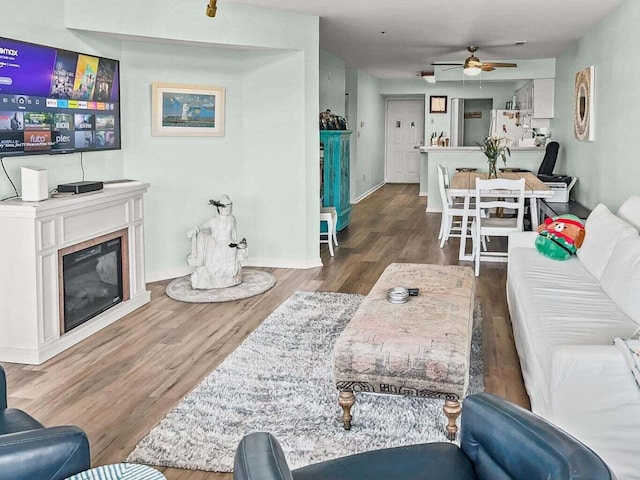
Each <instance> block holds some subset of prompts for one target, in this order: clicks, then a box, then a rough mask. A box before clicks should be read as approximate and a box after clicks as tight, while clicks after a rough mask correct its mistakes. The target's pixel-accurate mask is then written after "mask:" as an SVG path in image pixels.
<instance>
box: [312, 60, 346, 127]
mask: <svg viewBox="0 0 640 480" xmlns="http://www.w3.org/2000/svg"><path fill="white" fill-rule="evenodd" d="M319 85H320V111H321V112H324V111H325V110H327V109H329V110H331V113H333V114H335V115H340V116H342V117H344V116H345V114H346V112H345V99H344V95H345V93H346V68H345V63H344V60H342V59H341V58H338V57H336V56H335V55H332V54H331V53H329V52H326V51H324V50H320V78H319ZM349 128H352V126H351V125H349Z"/></svg>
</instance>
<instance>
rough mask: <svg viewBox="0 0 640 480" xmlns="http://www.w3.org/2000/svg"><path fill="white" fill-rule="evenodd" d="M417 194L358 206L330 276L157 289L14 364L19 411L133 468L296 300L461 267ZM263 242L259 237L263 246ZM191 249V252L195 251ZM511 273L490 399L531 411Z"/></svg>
mask: <svg viewBox="0 0 640 480" xmlns="http://www.w3.org/2000/svg"><path fill="white" fill-rule="evenodd" d="M424 210H425V198H424V197H418V186H417V185H385V186H384V187H383V188H381V189H380V190H378V191H376V192H375V193H374V194H372V195H371V196H369V197H368V198H366V199H365V200H363V201H362V202H361V203H359V204H357V205H355V206H354V209H353V213H352V221H351V225H350V226H349V227H348V228H347V229H345V230H344V231H342V232H339V233H338V241H339V243H340V246H339V247H338V248H337V249H336V252H335V257H330V256H329V251H328V248H327V246H326V245H323V246H322V249H321V253H322V261H323V263H324V266H323V267H321V268H315V269H310V270H288V269H268V271H270V272H272V273H273V274H274V275H275V276H276V278H277V284H276V286H275V287H274V288H272V289H271V290H270V291H268V292H267V293H265V294H263V295H260V296H257V297H253V298H249V299H245V300H241V301H237V302H230V303H223V304H189V303H181V302H177V301H174V300H172V299H170V298H168V297H167V296H166V295H165V294H164V289H165V286H166V284H167V283H168V281H167V282H158V283H153V284H150V285H149V288H150V289H151V292H152V294H151V303H149V304H148V305H146V306H145V307H143V308H141V309H139V310H137V311H136V312H134V313H133V314H131V315H129V316H127V317H125V318H123V319H121V320H119V321H118V322H116V323H115V324H113V325H111V326H109V327H107V328H105V329H104V330H102V331H100V332H98V333H97V334H95V335H93V336H92V337H91V338H89V339H87V340H85V341H83V342H81V343H80V344H79V345H76V346H75V347H73V348H71V349H69V350H67V351H66V352H64V353H62V354H60V355H58V356H56V357H55V358H53V359H51V360H49V361H48V362H46V363H44V364H43V365H39V366H30V365H18V364H8V363H5V364H3V366H4V367H5V369H6V371H7V377H8V385H9V405H10V406H11V407H17V408H21V409H24V410H26V411H27V412H29V413H31V414H32V415H33V416H34V417H36V418H37V419H38V420H40V421H41V422H42V423H44V424H45V425H51V426H52V425H64V424H74V425H78V426H80V427H81V428H83V429H84V430H85V431H86V432H87V434H88V435H89V439H90V442H91V453H92V461H93V464H94V465H103V464H106V463H117V462H121V461H123V460H124V459H125V458H126V456H127V455H128V453H129V452H130V451H131V450H132V449H133V448H134V446H135V445H136V444H137V443H138V441H139V440H140V439H141V438H142V437H143V436H144V435H145V434H146V433H147V432H148V431H149V430H150V429H151V428H152V427H153V426H154V425H155V424H156V423H157V422H158V421H159V420H160V419H161V418H162V417H163V416H164V415H165V414H166V413H167V412H168V411H169V410H170V409H171V408H173V407H174V406H175V405H176V404H177V403H178V402H179V401H180V400H181V399H182V397H184V396H185V395H186V394H187V393H189V392H190V391H191V390H192V389H193V388H194V387H195V386H196V385H198V383H200V381H201V380H202V379H203V378H204V377H205V376H207V375H208V374H209V373H210V372H211V371H212V370H213V369H215V368H216V366H217V365H219V364H220V363H221V362H222V361H223V360H224V358H225V357H226V356H227V355H229V353H231V352H232V351H233V350H234V349H235V348H236V347H237V346H238V345H239V344H240V343H241V342H242V341H243V340H244V339H245V338H246V337H247V336H248V335H249V334H250V333H251V332H252V331H253V330H254V329H255V328H256V327H257V326H258V325H259V324H260V323H261V322H262V321H263V320H264V319H265V318H266V317H267V316H268V315H269V314H270V313H271V312H272V311H273V310H274V309H275V308H276V307H277V306H278V305H280V303H282V301H283V300H285V299H286V298H287V297H289V295H291V293H293V292H294V291H296V290H314V291H315V290H318V291H335V292H345V293H362V294H366V293H368V292H369V290H370V289H371V287H372V286H373V284H374V283H375V281H376V279H377V278H378V276H379V275H380V274H381V273H382V271H383V270H384V268H385V267H386V266H387V265H388V264H390V263H393V262H418V263H434V264H458V259H457V256H458V241H457V239H452V240H450V241H449V243H448V245H445V247H444V248H443V249H440V248H439V247H438V242H437V241H436V237H437V234H438V229H439V227H440V215H439V214H427V213H425V211H424ZM258 241H259V239H253V242H258ZM185 248H186V247H185ZM505 279H506V270H505V266H504V264H496V265H490V266H486V265H482V270H481V276H480V277H479V278H478V283H477V295H478V297H479V299H480V302H481V306H482V313H483V319H484V324H483V338H484V346H485V385H486V390H487V391H488V392H491V393H495V394H497V395H500V396H502V397H505V398H507V399H509V400H511V401H513V402H515V403H517V404H520V405H523V406H525V407H527V408H528V407H529V400H528V397H527V395H526V392H525V390H524V386H523V383H522V377H521V374H520V365H519V362H518V357H517V354H516V352H515V348H514V344H513V337H512V333H511V324H510V321H509V314H508V310H507V305H506V299H505ZM159 469H160V470H161V471H163V473H164V474H165V475H166V477H167V478H168V479H170V480H172V479H176V480H177V479H180V480H205V479H207V480H213V479H230V478H231V477H232V476H231V475H230V474H219V473H210V472H201V471H189V470H178V469H170V468H159Z"/></svg>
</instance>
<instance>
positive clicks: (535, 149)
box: [420, 147, 544, 153]
mask: <svg viewBox="0 0 640 480" xmlns="http://www.w3.org/2000/svg"><path fill="white" fill-rule="evenodd" d="M509 150H511V151H512V152H514V151H515V152H526V151H532V152H540V151H544V147H509ZM479 151H480V147H420V153H431V152H439V153H450V152H479Z"/></svg>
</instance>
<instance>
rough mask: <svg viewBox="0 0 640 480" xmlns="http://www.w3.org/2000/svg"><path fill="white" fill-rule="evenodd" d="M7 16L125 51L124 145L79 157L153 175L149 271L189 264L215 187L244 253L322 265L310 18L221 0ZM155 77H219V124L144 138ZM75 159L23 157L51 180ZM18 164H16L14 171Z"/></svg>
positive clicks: (30, 7)
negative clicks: (209, 129) (208, 8)
mask: <svg viewBox="0 0 640 480" xmlns="http://www.w3.org/2000/svg"><path fill="white" fill-rule="evenodd" d="M42 12H47V13H46V15H43V14H42ZM122 12H127V13H126V15H124V14H123V13H122ZM63 13H64V15H63ZM3 16H7V18H12V22H11V23H9V22H7V23H6V26H7V27H8V28H5V29H4V30H3V32H2V34H3V35H6V36H10V37H14V38H18V39H22V40H27V41H33V42H41V43H46V44H50V45H54V46H57V47H61V48H69V49H76V50H80V51H85V52H87V53H94V54H98V55H104V56H111V57H113V58H118V59H120V60H121V96H122V125H123V149H122V150H121V151H118V152H104V153H97V154H94V153H92V154H85V155H84V164H85V170H86V171H87V178H92V179H98V180H102V179H110V178H122V177H129V178H136V179H139V180H142V181H146V182H149V183H150V184H151V188H150V190H149V193H148V194H147V195H146V196H145V217H146V221H145V245H146V266H147V278H148V279H149V280H157V279H161V278H171V277H175V276H178V275H182V274H184V273H186V272H187V271H188V269H187V266H186V255H187V253H188V251H189V248H190V245H189V242H188V241H187V239H186V236H185V233H186V231H187V230H188V229H189V228H190V227H192V226H194V225H198V224H200V223H202V222H203V221H204V220H206V219H207V218H209V217H210V216H211V214H212V210H211V207H209V206H208V200H209V199H210V198H215V197H219V196H220V195H222V194H223V193H227V194H229V195H230V196H231V198H232V200H233V201H234V213H235V215H236V217H237V218H238V229H239V234H240V235H242V236H246V237H247V239H248V241H249V248H250V257H249V260H248V262H247V263H248V264H249V265H264V266H274V267H278V266H280V267H295V268H308V267H314V266H318V265H320V264H321V262H320V256H319V244H318V240H317V239H318V235H319V195H318V185H319V151H318V120H317V118H318V112H319V99H318V97H319V88H318V74H319V73H318V72H319V43H318V42H319V41H318V18H317V17H310V16H304V15H297V14H291V13H285V12H278V11H275V10H265V9H259V8H255V7H249V6H246V5H236V4H224V5H219V8H218V16H217V17H216V18H209V17H207V16H206V15H205V14H204V6H203V4H202V2H201V1H199V0H182V1H180V2H175V1H172V0H154V1H152V0H138V1H136V2H131V1H129V0H113V1H111V2H106V3H101V5H100V14H99V15H96V7H95V4H93V2H85V1H84V0H48V1H45V0H30V1H29V2H22V1H17V0H10V1H8V2H4V3H3ZM40 18H42V19H43V20H42V21H41V22H40V20H39V19H40ZM62 25H64V26H65V27H66V28H65V27H63V26H62ZM238 47H240V48H238ZM153 81H160V82H175V83H184V84H199V85H221V86H224V87H225V88H226V129H225V136H224V137H152V136H151V110H150V104H151V83H152V82H153ZM76 157H78V156H77V155H74V156H69V157H30V158H29V159H26V160H22V161H21V162H23V163H27V164H35V165H36V166H43V167H44V168H47V170H48V171H49V178H50V183H53V184H57V183H61V182H63V181H72V180H79V175H80V174H81V173H80V167H79V160H78V158H76ZM7 163H9V161H8V160H7ZM18 166H19V162H14V161H12V162H11V165H10V167H11V168H9V170H10V173H12V174H13V175H14V176H15V175H17V174H18V173H17V172H18V171H19V170H18ZM5 183H6V182H4V181H3V180H0V194H3V196H6V194H7V193H10V187H9V188H8V187H7V186H6V185H5ZM285 210H286V214H284V213H283V212H284V211H285ZM284 231H286V232H287V235H286V236H283V235H282V232H284Z"/></svg>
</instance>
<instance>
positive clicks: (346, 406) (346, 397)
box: [338, 390, 356, 430]
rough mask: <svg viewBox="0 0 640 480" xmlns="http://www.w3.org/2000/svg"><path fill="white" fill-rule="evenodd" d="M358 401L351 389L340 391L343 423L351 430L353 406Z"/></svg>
mask: <svg viewBox="0 0 640 480" xmlns="http://www.w3.org/2000/svg"><path fill="white" fill-rule="evenodd" d="M354 403H356V396H355V395H354V394H353V392H352V391H350V390H342V391H340V395H339V396H338V405H340V406H341V407H342V423H343V424H344V429H345V430H351V419H352V418H353V417H352V416H351V407H353V404H354Z"/></svg>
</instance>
